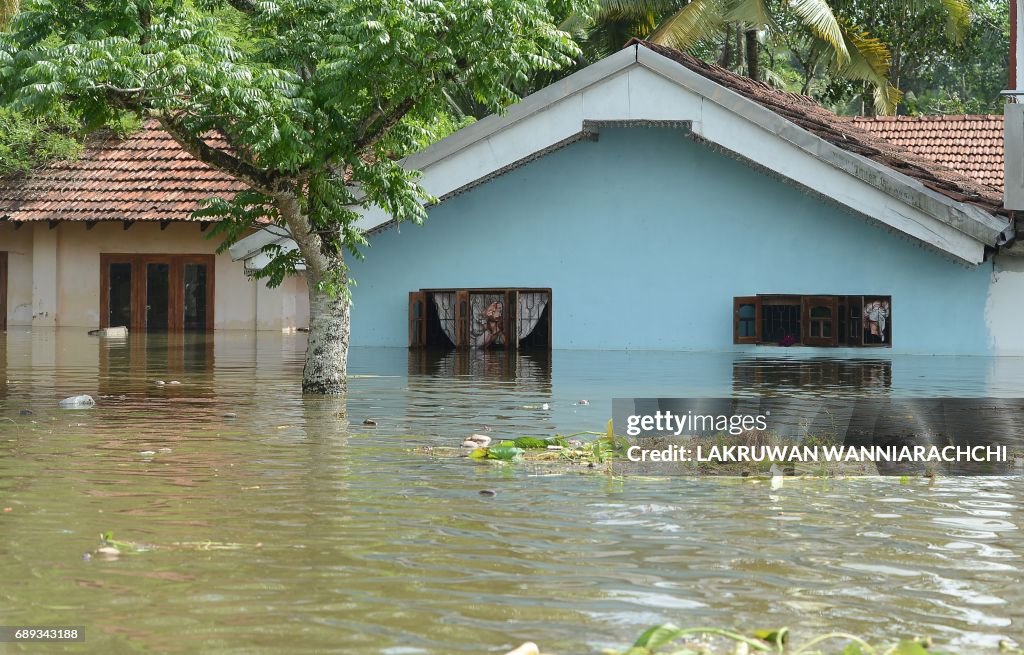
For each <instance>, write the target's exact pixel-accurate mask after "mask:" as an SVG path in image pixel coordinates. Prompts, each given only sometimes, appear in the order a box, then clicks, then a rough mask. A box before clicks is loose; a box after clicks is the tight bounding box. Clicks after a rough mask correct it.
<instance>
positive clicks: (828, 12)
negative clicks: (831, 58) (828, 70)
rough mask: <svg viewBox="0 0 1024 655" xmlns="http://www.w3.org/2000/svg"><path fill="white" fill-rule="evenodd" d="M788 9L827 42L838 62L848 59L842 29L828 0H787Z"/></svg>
mask: <svg viewBox="0 0 1024 655" xmlns="http://www.w3.org/2000/svg"><path fill="white" fill-rule="evenodd" d="M789 10H790V11H791V12H793V13H794V14H795V15H796V16H797V17H798V18H799V19H800V22H801V23H803V24H804V25H805V26H807V28H808V29H809V30H811V32H812V33H813V34H814V35H815V36H816V37H818V38H819V39H821V40H822V41H824V42H825V43H827V44H828V45H829V46H830V47H831V48H832V49H833V50H834V51H835V53H836V61H837V62H838V63H840V64H842V63H843V62H846V61H848V60H849V59H850V53H849V52H848V51H847V48H846V39H845V38H844V36H843V29H842V27H841V26H840V24H839V20H838V19H837V18H836V15H835V14H834V13H832V7H830V6H829V4H828V0H789Z"/></svg>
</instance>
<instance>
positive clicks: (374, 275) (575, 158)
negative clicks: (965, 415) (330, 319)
mask: <svg viewBox="0 0 1024 655" xmlns="http://www.w3.org/2000/svg"><path fill="white" fill-rule="evenodd" d="M366 255H367V257H366V260H365V261H362V262H356V263H354V264H353V265H352V274H353V276H354V278H355V279H356V281H357V286H356V288H355V290H354V294H353V299H354V308H353V312H354V313H353V320H352V326H353V327H352V342H353V344H354V345H359V346H405V345H406V339H407V330H408V328H407V322H406V314H407V294H408V292H409V291H412V290H416V289H420V288H454V287H489V286H495V287H517V286H518V287H551V288H552V296H553V300H552V304H553V310H554V325H553V331H554V346H555V348H592V349H624V348H629V349H650V350H753V349H758V350H760V351H765V350H767V349H768V347H758V346H734V345H733V344H732V299H733V296H741V295H754V294H758V293H762V294H764V293H773V294H774V293H779V294H782V293H794V294H879V295H891V296H892V299H893V327H894V333H893V352H905V353H943V354H954V353H957V354H984V353H986V352H987V351H988V336H987V331H986V328H985V319H984V310H985V298H986V293H987V290H988V284H989V277H990V273H991V266H990V264H988V263H986V264H983V265H981V266H978V267H977V268H975V269H968V268H965V267H964V266H962V265H960V264H957V263H955V262H952V261H950V260H947V259H945V258H943V257H941V256H939V255H938V254H935V253H933V252H930V251H928V250H925V249H923V248H920V247H918V246H916V245H915V244H913V243H911V242H910V241H908V240H905V239H902V238H900V237H899V236H897V235H895V234H891V233H889V232H887V231H885V230H882V229H881V228H878V227H876V226H872V225H868V224H866V223H865V222H863V221H862V220H861V219H859V218H857V217H855V216H853V215H851V214H848V213H845V212H844V211H842V210H840V209H837V208H835V207H833V206H831V205H829V204H827V203H824V202H822V201H821V200H818V199H817V198H814V197H811V196H808V195H806V194H804V193H802V192H800V191H799V190H797V189H795V188H793V187H791V186H789V185H787V184H784V183H782V182H780V181H778V180H775V179H773V178H770V177H768V176H767V175H765V174H763V173H760V172H757V171H755V170H753V169H751V168H749V167H747V166H745V165H743V164H741V163H739V162H736V161H734V160H732V159H730V158H728V157H725V156H723V155H721V154H718V153H716V152H713V151H711V150H709V149H707V148H706V147H704V146H702V145H700V144H698V143H695V142H693V141H691V140H690V139H688V138H686V137H685V136H684V135H683V134H682V133H680V132H678V131H674V130H671V129H642V128H623V129H608V130H602V132H601V137H600V141H598V142H596V143H594V142H580V143H577V144H574V145H572V146H569V147H567V148H565V149H563V150H559V151H557V152H555V153H552V154H550V155H548V156H546V157H544V158H542V159H540V160H538V161H536V162H533V163H530V164H528V165H526V166H524V167H522V168H519V169H517V170H515V171H513V172H511V173H508V174H506V175H504V176H502V177H499V178H497V179H495V180H493V181H491V182H489V183H487V184H485V185H483V186H481V187H478V188H476V189H474V190H472V191H470V192H467V193H464V194H462V195H460V196H457V197H455V198H453V199H451V200H448V201H447V202H445V203H443V204H441V205H439V206H437V207H434V208H433V209H432V210H431V212H430V218H429V219H428V220H427V222H426V223H425V224H424V225H423V226H422V227H418V226H414V225H403V226H402V227H401V229H400V230H394V229H393V230H389V231H386V232H384V233H381V234H379V235H377V236H375V237H374V238H373V240H372V247H370V248H369V249H367V252H366ZM773 350H775V349H773ZM778 350H781V349H778ZM817 352H819V353H821V354H826V352H827V351H826V352H822V351H821V350H817ZM858 352H860V351H858ZM869 352H870V351H869ZM878 354H879V353H878V352H877V351H874V355H876V356H877V355H878Z"/></svg>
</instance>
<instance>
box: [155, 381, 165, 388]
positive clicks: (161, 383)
mask: <svg viewBox="0 0 1024 655" xmlns="http://www.w3.org/2000/svg"><path fill="white" fill-rule="evenodd" d="M153 384H155V385H156V386H158V387H162V386H164V385H165V384H167V383H166V382H164V381H163V380H157V381H156V382H154V383H153Z"/></svg>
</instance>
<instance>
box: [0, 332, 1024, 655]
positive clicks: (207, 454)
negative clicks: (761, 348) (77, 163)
mask: <svg viewBox="0 0 1024 655" xmlns="http://www.w3.org/2000/svg"><path fill="white" fill-rule="evenodd" d="M50 334H51V335H54V334H55V335H56V336H55V337H53V338H52V339H49V340H46V339H42V338H41V337H40V336H39V334H36V335H32V334H30V333H18V332H9V333H8V334H7V336H6V345H5V349H4V350H2V351H0V357H2V358H0V363H3V364H4V365H5V366H6V379H7V380H8V382H7V383H6V386H5V387H4V388H3V390H2V391H3V393H4V394H5V395H3V396H0V416H2V417H5V418H7V419H9V420H6V421H0V500H2V503H0V504H2V505H3V506H4V507H11V508H12V511H11V512H9V513H3V514H0V531H2V533H3V534H4V536H5V539H4V540H3V543H0V579H2V580H4V591H3V594H0V613H2V614H3V616H4V618H5V622H7V623H69V622H74V623H80V624H84V625H86V626H87V630H89V641H90V648H91V649H93V650H105V651H107V652H126V651H152V652H166V653H189V652H207V653H218V652H223V653H229V652H232V653H233V652H283V651H288V652H292V651H297V652H298V651H305V652H350V653H367V654H370V653H381V654H386V655H413V654H415V653H441V652H444V653H479V652H481V651H484V650H489V651H491V652H502V649H509V648H512V647H514V646H515V645H518V644H519V643H522V642H523V641H526V640H533V641H537V642H538V643H540V644H542V645H543V646H544V648H545V649H546V650H549V651H551V652H580V651H581V650H584V648H581V646H580V644H581V643H583V644H585V645H586V646H589V647H593V648H598V647H604V646H622V645H623V644H626V643H630V642H631V641H632V639H634V638H635V637H636V635H637V634H638V633H639V632H640V631H641V630H642V629H644V628H645V627H646V626H647V625H649V624H651V623H655V622H659V621H668V620H671V621H673V622H675V623H679V624H689V625H694V624H704V625H707V624H717V625H722V626H726V627H732V626H766V625H788V626H790V627H791V628H792V629H793V630H794V632H795V633H796V636H795V638H796V640H797V641H799V640H800V638H801V637H802V636H805V635H807V634H811V633H815V632H824V631H828V630H832V629H838V630H843V631H849V632H854V633H860V634H863V635H865V636H867V637H869V638H873V639H880V638H891V637H894V636H896V635H897V633H899V634H921V633H933V634H936V635H938V638H939V640H940V641H943V640H944V641H946V642H949V643H951V644H952V648H953V649H954V650H955V651H957V652H960V653H965V654H968V653H970V654H973V653H975V652H977V649H979V648H982V647H992V646H994V645H995V644H996V643H997V642H998V641H999V639H1002V638H1013V639H1017V640H1018V641H1020V640H1024V629H1022V627H1021V624H1020V622H1019V610H1018V608H1019V607H1021V606H1022V604H1024V590H1022V589H1021V585H1020V584H1019V580H1020V569H1019V564H1018V563H1017V560H1018V559H1020V558H1021V556H1022V548H1021V546H1020V545H1019V539H1018V538H1017V536H1018V535H1019V531H1018V528H1019V526H1020V523H1021V519H1020V516H1021V512H1020V508H1021V502H1022V499H1024V484H1022V482H1021V480H1019V479H950V480H936V481H933V482H930V483H929V482H925V481H921V482H918V481H910V482H909V483H907V484H899V483H898V481H896V480H891V479H851V480H842V481H835V480H833V481H827V482H824V483H822V482H820V481H796V480H794V481H793V482H792V483H791V482H790V481H787V482H786V485H785V487H784V488H782V489H779V490H775V491H771V492H770V493H769V490H768V489H765V488H760V487H758V486H757V485H738V484H732V483H730V482H729V481H727V480H712V479H694V478H687V479H672V480H665V479H660V480H640V479H631V480H610V479H607V478H605V477H602V476H587V475H578V476H559V477H540V476H531V475H529V474H528V473H524V472H523V471H522V470H520V469H517V468H515V467H506V466H490V465H476V464H471V463H469V462H466V461H453V460H441V459H431V458H428V457H424V456H422V455H419V454H417V453H413V452H410V448H411V447H413V446H415V445H439V444H440V445H451V444H452V443H455V442H456V440H457V439H459V438H461V437H462V436H464V435H465V434H466V433H468V432H476V431H481V430H483V429H484V428H489V432H488V433H489V434H492V435H495V436H505V435H519V434H550V433H552V432H554V431H561V432H563V433H569V432H575V431H580V430H593V431H599V430H602V429H603V428H604V423H605V422H606V421H607V418H608V416H609V415H610V400H611V398H612V397H615V396H617V395H619V396H621V395H628V396H644V395H649V396H660V395H665V393H666V390H671V393H673V394H676V395H687V394H689V395H705V396H713V395H726V394H731V393H738V394H749V393H763V392H773V393H801V394H807V395H809V396H811V395H814V394H820V393H855V392H864V393H893V394H902V395H943V393H945V395H956V394H962V395H981V394H983V393H988V394H992V395H998V394H1000V393H1005V394H1010V393H1014V394H1015V393H1016V391H1015V390H1016V389H1020V388H1024V360H1022V361H1021V362H1020V363H1012V362H1002V361H1000V362H993V361H991V360H985V359H984V358H908V357H896V356H892V357H886V358H885V361H886V362H888V364H887V365H882V366H883V368H889V369H891V370H890V372H891V375H890V376H888V377H886V376H882V377H881V378H878V379H888V380H890V384H897V383H899V384H902V385H904V386H901V387H892V388H891V387H880V388H879V387H871V388H866V389H861V388H858V387H856V386H851V385H852V384H853V383H851V382H850V381H851V380H857V379H860V380H864V379H865V377H864V376H859V377H858V376H857V375H852V374H851V373H852V372H854V369H853V368H851V366H853V367H856V364H850V363H849V362H845V363H836V362H835V361H831V360H825V361H800V360H794V361H791V362H789V363H786V362H781V363H780V362H777V361H767V360H763V359H755V360H750V359H749V358H748V359H743V358H741V357H738V356H737V355H734V354H721V355H712V354H707V353H692V354H671V353H654V354H650V353H585V352H571V353H569V352H566V353H554V354H553V355H552V356H551V360H552V361H547V360H546V358H545V357H525V358H511V359H510V358H506V357H505V356H504V355H503V354H499V355H494V354H488V355H485V356H482V357H480V358H475V359H474V358H469V359H467V358H465V357H464V356H458V355H443V356H435V355H426V354H419V353H416V354H413V355H410V353H409V352H407V351H405V350H401V349H366V350H359V349H356V350H354V351H353V352H352V357H351V366H352V371H353V372H354V373H355V374H357V375H358V376H361V377H354V378H353V379H352V380H351V382H350V395H349V397H348V399H347V402H345V403H339V402H337V401H334V400H322V399H313V398H306V399H303V398H302V397H301V395H300V394H298V393H296V389H295V387H296V380H297V376H298V375H299V370H300V367H301V361H302V348H303V341H302V339H301V337H291V336H282V335H262V334H261V335H248V336H245V335H227V334H218V335H216V336H215V337H214V339H213V342H212V343H207V342H205V341H204V340H203V339H200V338H193V337H163V338H162V339H161V338H160V337H156V336H150V337H145V338H140V335H133V337H132V338H131V339H129V340H128V342H125V343H124V344H122V345H117V344H112V343H108V342H104V341H100V340H96V339H89V338H84V337H83V336H81V335H77V334H76V333H74V332H65V331H60V330H58V331H57V332H56V333H52V332H51V333H50ZM0 343H3V340H2V339H0ZM872 365H873V366H878V364H877V363H876V364H872ZM809 371H810V372H812V373H814V375H813V376H811V377H813V378H814V379H817V380H819V381H820V380H824V379H826V378H824V377H822V375H823V374H825V373H827V374H828V375H829V376H832V375H833V373H834V376H833V377H829V378H828V379H829V380H832V381H831V382H827V383H824V382H823V383H821V384H817V383H816V384H811V385H808V384H805V383H804V382H802V380H806V379H807V378H808V372H809ZM829 371H832V373H829ZM158 379H160V380H178V381H180V382H181V384H180V385H173V386H170V385H165V386H160V387H158V386H157V385H155V384H154V381H155V380H158ZM944 380H945V381H946V382H942V381H944ZM936 381H938V382H936ZM954 381H955V383H954ZM76 393H92V394H95V395H96V396H97V397H99V398H100V403H99V407H98V408H97V409H95V410H92V411H89V412H75V413H74V415H73V416H72V415H69V414H62V413H59V412H58V411H57V410H56V408H55V403H56V400H57V399H59V398H61V397H65V396H68V395H73V394H76ZM580 398H588V399H590V401H591V403H590V405H588V406H585V407H581V406H578V405H574V404H573V403H575V402H577V401H578V400H579V399H580ZM545 403H546V404H548V406H549V409H548V410H543V409H540V407H542V405H543V404H545ZM21 409H31V410H32V411H33V414H31V415H22V414H21V413H20V410H21ZM367 418H373V419H374V420H375V421H376V422H377V426H376V427H372V428H371V427H367V426H364V425H362V423H363V421H364V420H365V419H367ZM396 435H397V436H396ZM162 449H170V451H169V452H168V451H166V450H162ZM140 452H146V453H152V454H147V455H146V456H145V457H143V456H140V454H139V453H140ZM481 489H494V490H496V491H497V492H498V493H497V495H496V496H495V497H494V498H488V499H484V498H482V497H481V496H480V495H479V491H480V490H481ZM780 512H781V514H780ZM108 530H110V531H113V532H114V534H115V537H116V538H120V539H125V540H132V541H139V542H144V543H147V544H152V546H153V549H152V550H151V551H149V552H146V553H143V554H139V555H134V556H124V557H121V558H120V559H118V560H113V561H99V560H97V559H93V560H92V561H88V562H86V561H83V560H82V554H83V553H84V552H86V551H88V550H90V549H92V548H93V547H95V546H96V545H97V535H99V534H100V533H101V532H103V531H108ZM203 543H206V544H211V543H214V544H236V545H237V548H234V549H225V550H218V549H215V548H205V549H204V548H203V547H202V546H201V544H203ZM181 544H191V545H186V546H183V545H181ZM55 603H58V604H59V605H57V604H55ZM57 606H60V607H70V608H75V609H74V611H73V612H72V611H71V610H61V609H54V607H57ZM72 614H74V618H75V620H74V621H69V620H68V619H69V618H70V617H71V615H72Z"/></svg>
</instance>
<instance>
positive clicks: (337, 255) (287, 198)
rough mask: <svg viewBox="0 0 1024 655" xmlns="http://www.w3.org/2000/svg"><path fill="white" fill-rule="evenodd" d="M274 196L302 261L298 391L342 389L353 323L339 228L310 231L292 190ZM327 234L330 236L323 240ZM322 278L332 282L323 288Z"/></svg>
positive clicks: (331, 392)
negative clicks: (304, 325)
mask: <svg viewBox="0 0 1024 655" xmlns="http://www.w3.org/2000/svg"><path fill="white" fill-rule="evenodd" d="M275 201H276V205H277V208H278V210H279V211H280V212H281V216H282V217H284V219H285V222H286V223H287V224H288V229H289V231H290V232H291V234H292V238H293V239H295V243H296V244H297V245H298V246H299V251H300V252H301V253H302V257H303V259H304V260H305V262H306V285H307V286H308V288H309V339H308V341H307V342H306V364H305V366H304V367H303V369H302V392H303V393H311V394H326V395H340V394H343V393H345V390H346V384H347V375H348V344H349V337H350V333H351V328H352V323H351V314H350V303H349V296H348V288H347V284H346V283H347V281H348V278H347V276H346V275H345V260H344V257H343V255H342V254H341V253H342V245H341V233H340V230H339V231H338V232H337V234H336V235H331V234H327V233H322V232H317V231H315V230H314V229H313V227H312V225H311V223H310V220H309V217H308V216H307V215H306V214H305V213H304V211H303V209H302V205H301V203H299V201H298V199H297V198H296V197H295V196H294V195H293V194H292V193H286V192H285V193H281V194H279V195H278V196H276V197H275ZM332 237H333V239H334V241H333V242H325V239H330V238H332ZM325 281H326V282H329V284H328V285H327V287H332V288H325V285H324V284H323V283H324V282H325ZM331 291H334V293H331Z"/></svg>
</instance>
